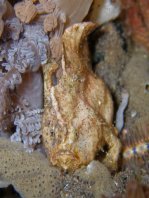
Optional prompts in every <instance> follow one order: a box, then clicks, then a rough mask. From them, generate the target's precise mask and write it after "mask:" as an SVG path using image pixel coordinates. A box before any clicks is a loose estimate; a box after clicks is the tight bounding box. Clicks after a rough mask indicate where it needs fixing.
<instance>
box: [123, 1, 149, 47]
mask: <svg viewBox="0 0 149 198" xmlns="http://www.w3.org/2000/svg"><path fill="white" fill-rule="evenodd" d="M122 6H123V10H124V22H125V26H126V29H127V33H128V35H129V36H130V35H131V37H132V39H133V40H134V41H136V42H137V43H140V44H142V45H143V46H144V47H146V48H147V49H148V50H149V44H148V40H149V25H148V20H149V12H148V10H149V2H148V0H137V1H136V0H131V1H130V0H122Z"/></svg>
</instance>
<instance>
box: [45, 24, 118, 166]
mask: <svg viewBox="0 0 149 198" xmlns="http://www.w3.org/2000/svg"><path fill="white" fill-rule="evenodd" d="M95 27H96V26H95V25H94V24H93V23H80V24H75V25H73V26H71V27H69V28H68V29H66V31H65V33H64V35H63V58H62V75H61V78H60V79H59V80H58V84H57V85H54V84H53V82H52V79H53V76H54V75H55V73H56V71H57V69H58V65H57V64H56V63H51V64H48V65H46V66H45V67H44V83H45V84H44V94H45V96H44V99H45V100H44V105H45V106H44V115H43V123H42V126H43V141H44V144H45V147H46V148H47V153H48V156H49V158H50V160H51V162H52V164H53V165H57V166H59V167H61V168H63V169H66V170H75V169H77V168H79V167H80V166H82V165H86V164H88V163H89V162H90V161H92V160H93V159H94V158H95V155H96V153H97V151H98V150H100V149H101V148H102V147H103V146H104V145H105V144H107V145H108V147H109V151H108V153H107V155H106V157H105V159H104V162H105V164H106V165H107V166H108V167H109V168H111V169H116V167H117V160H118V155H119V152H120V148H121V145H120V141H119V139H118V138H117V137H116V129H115V128H114V127H113V126H112V117H113V103H112V99H111V96H110V93H109V91H108V89H107V87H106V86H105V84H104V82H103V81H102V80H101V79H99V78H97V76H96V75H95V74H94V73H93V72H92V71H91V69H90V67H91V65H90V59H89V51H88V46H87V36H88V35H89V33H90V32H91V31H93V30H94V29H95Z"/></svg>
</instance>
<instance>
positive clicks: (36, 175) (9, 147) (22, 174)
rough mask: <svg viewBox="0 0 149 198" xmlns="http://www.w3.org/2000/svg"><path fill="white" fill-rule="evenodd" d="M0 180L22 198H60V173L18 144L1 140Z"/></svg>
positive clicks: (42, 158) (45, 160)
mask: <svg viewBox="0 0 149 198" xmlns="http://www.w3.org/2000/svg"><path fill="white" fill-rule="evenodd" d="M0 158H1V163H0V176H1V180H2V181H7V182H9V183H10V184H12V185H13V186H14V188H15V189H16V191H17V192H19V194H20V195H21V196H22V197H23V198H40V197H43V198H49V197H52V198H59V197H60V190H61V188H62V177H61V173H60V172H59V171H58V170H57V169H56V168H54V167H52V166H49V162H48V160H47V159H46V158H45V157H44V156H43V155H42V154H41V153H39V152H37V151H35V152H34V153H32V154H29V153H27V152H25V150H24V149H23V147H22V145H21V144H19V143H17V144H16V143H11V142H10V141H9V140H6V139H4V138H0Z"/></svg>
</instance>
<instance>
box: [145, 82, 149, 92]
mask: <svg viewBox="0 0 149 198" xmlns="http://www.w3.org/2000/svg"><path fill="white" fill-rule="evenodd" d="M145 92H147V93H149V83H146V85H145Z"/></svg>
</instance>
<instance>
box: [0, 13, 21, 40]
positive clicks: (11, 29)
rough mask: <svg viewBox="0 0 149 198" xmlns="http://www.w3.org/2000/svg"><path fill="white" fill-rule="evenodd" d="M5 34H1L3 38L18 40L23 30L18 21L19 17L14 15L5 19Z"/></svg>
mask: <svg viewBox="0 0 149 198" xmlns="http://www.w3.org/2000/svg"><path fill="white" fill-rule="evenodd" d="M4 31H5V34H3V37H2V39H3V40H5V41H6V40H8V39H12V40H14V41H15V40H18V39H19V36H20V33H21V32H22V31H23V26H22V24H21V23H20V21H19V19H18V18H16V17H14V18H11V19H8V20H6V21H5V28H4Z"/></svg>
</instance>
